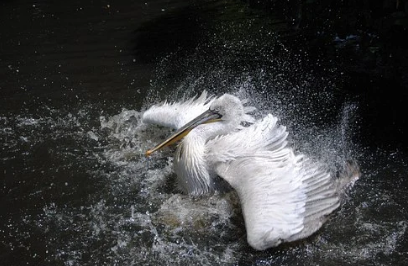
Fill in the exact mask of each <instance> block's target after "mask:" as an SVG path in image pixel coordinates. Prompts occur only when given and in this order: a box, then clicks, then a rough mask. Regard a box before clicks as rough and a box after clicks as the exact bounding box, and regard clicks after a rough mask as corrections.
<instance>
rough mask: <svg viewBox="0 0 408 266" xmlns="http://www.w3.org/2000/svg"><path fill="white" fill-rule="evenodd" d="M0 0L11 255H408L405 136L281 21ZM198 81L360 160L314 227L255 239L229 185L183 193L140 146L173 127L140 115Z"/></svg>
mask: <svg viewBox="0 0 408 266" xmlns="http://www.w3.org/2000/svg"><path fill="white" fill-rule="evenodd" d="M0 5H1V9H0V13H1V14H0V25H2V26H1V31H0V40H1V41H0V47H1V50H0V62H1V64H0V72H1V73H2V74H3V75H2V76H3V78H2V79H1V81H0V90H1V94H2V96H1V100H0V103H1V104H0V139H1V164H0V168H1V169H0V172H1V173H2V175H1V176H2V178H1V181H2V186H1V200H0V208H1V212H0V217H1V219H0V220H1V221H2V222H1V223H0V232H1V235H0V243H1V245H0V250H1V253H0V254H1V255H0V261H1V264H2V265H23V264H48V265H141V264H148V265H155V264H159V263H160V264H165V265H177V264H178V265H225V264H226V265H296V264H297V265H314V264H320V265H344V264H354V265H398V264H400V265H404V264H407V263H408V254H407V251H406V250H407V247H408V243H407V242H408V240H407V231H406V230H407V225H408V224H407V217H408V212H407V210H406V208H405V205H406V203H407V202H408V198H407V195H406V189H407V185H408V182H407V177H406V173H407V169H408V167H407V158H406V153H405V151H406V147H404V146H401V145H400V144H399V142H398V141H394V142H387V144H389V145H375V141H374V140H378V134H373V135H375V138H374V137H373V136H371V135H370V134H367V130H363V129H362V127H364V128H366V127H367V126H369V128H371V129H373V130H375V129H376V127H375V126H374V125H372V124H371V123H372V121H373V120H375V119H373V118H372V117H371V114H370V113H368V112H367V111H366V110H371V108H372V106H371V105H373V104H374V105H375V104H377V103H375V102H374V103H373V102H372V101H371V100H369V101H368V100H367V97H364V95H363V94H359V93H352V92H350V91H349V90H347V89H346V88H344V87H342V84H344V82H343V81H344V79H347V78H349V77H344V75H342V73H340V72H338V71H337V70H338V69H337V68H336V64H333V65H331V66H329V67H328V66H327V65H325V66H324V67H320V66H319V64H312V63H310V62H313V60H315V59H316V58H313V57H311V56H309V55H308V54H307V53H306V52H305V50H306V49H303V48H302V44H301V43H299V44H297V45H288V40H290V39H291V34H293V32H292V31H291V28H290V25H289V24H288V23H286V22H285V21H284V20H282V19H278V18H277V17H274V16H272V15H271V14H269V13H265V12H263V11H260V10H254V9H249V8H248V7H247V6H246V5H245V4H244V3H241V2H231V3H225V2H223V1H204V2H193V3H186V2H185V1H151V2H140V3H135V2H131V1H127V0H122V1H116V2H115V3H110V2H108V1H86V2H83V1H74V2H72V1H71V2H61V3H56V2H54V1H6V2H2V3H1V4H0ZM202 90H207V91H209V92H210V93H213V94H216V95H219V94H222V93H224V92H229V93H233V94H235V95H237V96H239V97H242V98H247V99H248V100H249V104H250V105H253V106H255V107H257V109H258V111H257V112H256V113H255V115H256V116H258V117H261V116H262V115H264V114H266V113H269V112H270V113H272V114H274V115H276V116H278V117H280V121H281V123H282V124H284V125H286V126H287V128H288V130H289V131H290V133H291V135H290V141H291V143H292V144H293V145H294V146H295V148H296V150H299V151H302V152H304V153H306V154H308V155H309V156H312V157H313V158H316V159H319V160H322V161H324V162H325V163H327V165H328V166H329V167H330V169H331V170H332V171H336V170H338V167H339V165H341V163H342V162H343V161H344V160H345V159H348V158H354V159H356V160H358V161H359V163H360V165H361V169H362V173H363V175H362V178H361V179H360V180H359V181H358V182H357V183H356V185H355V187H354V188H353V190H352V191H350V192H349V194H348V196H347V200H346V202H345V203H344V205H343V206H342V207H341V208H340V209H339V210H338V211H336V212H335V214H334V215H333V216H332V217H331V219H330V220H329V221H328V223H327V224H326V225H325V226H324V227H323V228H322V229H321V230H320V231H319V232H318V233H317V234H315V235H314V236H312V237H310V238H308V239H306V240H304V241H300V242H297V243H293V244H287V245H282V246H280V247H278V248H274V249H269V250H267V251H263V252H257V251H254V250H253V249H251V248H250V247H249V246H248V245H247V243H246V235H245V228H244V223H243V220H242V217H241V213H240V209H239V204H238V203H237V198H236V195H235V194H234V193H233V192H230V193H226V194H216V195H212V196H208V197H204V198H199V199H193V198H190V197H188V196H185V195H182V194H180V193H179V192H178V191H177V188H176V186H175V182H174V181H175V176H174V173H173V172H172V150H171V149H168V150H165V151H163V152H161V153H158V154H157V155H155V156H153V157H151V158H145V157H144V155H143V154H144V152H145V151H146V150H147V149H148V148H151V147H152V146H153V145H154V144H156V143H157V142H159V141H160V140H162V139H163V138H164V137H165V136H167V135H168V134H169V132H170V131H169V130H167V129H163V128H158V127H147V126H146V125H144V124H143V123H141V121H140V116H141V113H142V112H143V110H144V109H145V108H148V107H149V106H150V105H151V104H152V103H158V102H160V101H162V100H165V99H168V100H169V101H178V100H179V99H180V98H181V97H191V96H193V95H195V94H198V93H201V91H202ZM370 104H371V105H370ZM378 126H379V127H381V125H378ZM395 130H400V129H399V128H398V125H396V126H395ZM385 132H390V131H389V129H388V130H386V131H385ZM384 139H386V136H384Z"/></svg>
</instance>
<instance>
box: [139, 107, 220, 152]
mask: <svg viewBox="0 0 408 266" xmlns="http://www.w3.org/2000/svg"><path fill="white" fill-rule="evenodd" d="M220 120H221V115H220V114H219V113H217V112H216V111H214V110H210V109H209V110H207V111H205V112H204V113H202V114H201V115H199V116H197V117H196V118H194V119H193V120H191V121H190V122H188V123H187V124H185V125H184V126H183V127H181V128H180V129H179V130H177V131H176V132H175V133H174V134H173V135H171V136H170V137H169V138H167V139H166V140H165V141H163V142H162V143H160V144H159V145H157V146H156V147H154V148H153V149H151V150H148V151H146V156H150V155H151V154H152V153H153V152H155V151H158V150H160V149H162V148H164V147H166V146H169V145H171V144H173V143H176V142H177V141H179V140H181V139H182V138H184V137H185V136H186V135H187V134H188V133H190V131H191V130H192V129H193V128H195V127H197V126H199V125H202V124H206V123H213V122H218V121H220Z"/></svg>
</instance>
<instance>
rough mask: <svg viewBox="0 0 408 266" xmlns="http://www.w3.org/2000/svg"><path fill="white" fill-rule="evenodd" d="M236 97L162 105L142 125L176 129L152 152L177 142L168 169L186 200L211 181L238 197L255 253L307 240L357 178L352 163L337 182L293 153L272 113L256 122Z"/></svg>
mask: <svg viewBox="0 0 408 266" xmlns="http://www.w3.org/2000/svg"><path fill="white" fill-rule="evenodd" d="M251 111H253V108H251V107H246V106H244V104H243V102H242V101H241V100H240V99H238V98H237V97H235V96H233V95H230V94H224V95H222V96H220V97H218V98H215V97H207V94H206V92H203V93H202V94H201V96H200V97H198V98H192V99H190V100H187V101H185V102H181V103H167V102H165V103H162V104H159V105H155V106H152V107H151V108H150V109H148V110H146V111H145V112H144V113H143V116H142V120H143V122H145V123H149V124H158V125H162V126H168V127H172V128H174V129H176V132H175V133H174V134H172V135H171V136H170V137H169V138H167V139H166V140H165V141H163V142H162V143H160V144H159V145H157V146H156V147H154V148H153V149H151V150H148V151H147V152H146V155H147V156H150V155H151V154H152V153H153V152H155V151H157V150H160V149H162V148H163V147H165V146H168V145H170V144H173V143H175V142H177V141H179V140H181V141H180V143H179V145H178V147H177V149H176V152H175V155H174V170H175V172H176V174H177V180H178V183H179V185H180V186H181V188H182V189H183V190H184V191H185V192H186V193H188V194H191V195H203V194H208V193H211V192H213V191H214V190H216V189H217V182H216V180H217V176H219V177H221V178H222V179H224V180H225V181H227V182H228V183H229V184H230V186H231V187H232V188H233V189H235V190H236V192H237V194H238V197H239V199H240V202H241V206H242V213H243V217H244V221H245V228H246V233H247V241H248V243H249V245H250V246H251V247H253V248H254V249H256V250H265V249H268V248H271V247H275V246H278V245H280V244H281V243H284V242H291V241H295V240H299V239H303V238H306V237H308V236H310V235H312V234H313V233H315V232H316V231H317V230H318V229H319V228H321V226H322V225H323V223H324V222H325V221H326V220H327V218H328V215H329V214H330V213H332V212H333V211H334V210H335V209H337V208H338V207H339V206H340V202H341V200H342V196H343V194H344V191H345V189H346V188H347V187H349V186H351V184H353V183H354V181H355V180H357V179H358V177H359V170H358V167H357V165H356V164H355V163H350V164H345V165H347V166H346V167H345V169H344V171H342V173H341V174H340V175H339V176H338V177H333V176H332V175H331V173H330V172H329V171H328V170H327V169H325V167H324V166H323V165H322V164H320V163H318V162H314V161H312V160H311V159H309V158H307V157H306V156H305V155H303V154H295V152H294V151H293V149H292V148H291V147H289V145H288V143H287V136H288V132H287V131H286V128H285V127H284V126H282V125H279V124H278V119H277V118H276V117H274V116H273V115H271V114H268V115H266V116H265V117H264V118H263V119H260V120H257V121H255V120H254V119H253V117H252V116H251V115H249V113H250V112H251Z"/></svg>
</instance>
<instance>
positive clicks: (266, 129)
mask: <svg viewBox="0 0 408 266" xmlns="http://www.w3.org/2000/svg"><path fill="white" fill-rule="evenodd" d="M277 122H278V119H277V118H276V117H274V116H273V115H271V114H269V115H267V116H266V117H265V118H263V119H262V120H258V121H256V122H255V123H254V124H252V125H251V126H249V127H244V128H242V129H241V130H239V131H237V132H233V133H231V134H228V135H222V136H218V137H216V138H214V139H212V140H210V141H208V142H207V144H206V157H207V160H208V162H209V164H215V163H219V162H226V161H230V160H234V159H236V158H239V157H243V156H251V155H253V154H254V153H255V152H256V153H257V154H261V153H265V152H267V153H268V156H272V155H273V156H275V158H276V160H278V161H282V160H285V158H286V157H288V156H289V155H290V151H291V150H289V149H286V148H285V147H286V144H287V141H286V138H287V136H288V132H287V131H286V127H284V126H282V125H278V123H277Z"/></svg>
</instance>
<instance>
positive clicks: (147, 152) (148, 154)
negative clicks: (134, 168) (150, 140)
mask: <svg viewBox="0 0 408 266" xmlns="http://www.w3.org/2000/svg"><path fill="white" fill-rule="evenodd" d="M152 153H153V151H152V150H148V151H146V153H145V156H146V157H149V156H150V155H151V154H152Z"/></svg>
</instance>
